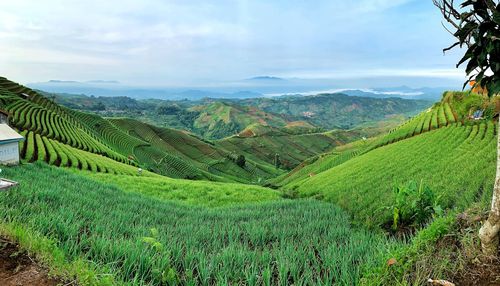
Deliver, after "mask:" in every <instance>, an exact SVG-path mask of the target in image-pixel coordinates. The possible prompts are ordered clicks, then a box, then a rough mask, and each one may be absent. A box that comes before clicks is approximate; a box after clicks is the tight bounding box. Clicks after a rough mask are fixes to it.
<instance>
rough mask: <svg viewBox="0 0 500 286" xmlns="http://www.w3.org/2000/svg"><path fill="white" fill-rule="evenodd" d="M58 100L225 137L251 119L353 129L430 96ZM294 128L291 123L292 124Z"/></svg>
mask: <svg viewBox="0 0 500 286" xmlns="http://www.w3.org/2000/svg"><path fill="white" fill-rule="evenodd" d="M47 96H54V99H55V101H56V102H58V103H60V104H62V105H65V106H67V107H70V108H72V109H79V110H82V111H86V112H92V113H96V114H98V115H101V116H105V117H130V118H136V119H138V120H140V121H143V122H147V123H149V124H152V125H157V126H163V127H170V128H177V129H182V130H188V131H191V132H193V133H195V134H197V135H199V136H202V137H204V138H207V139H222V138H225V137H230V136H233V135H236V134H238V133H240V132H242V131H243V130H244V129H245V128H247V127H248V126H250V125H252V124H255V123H257V124H260V125H267V126H271V127H280V128H281V127H292V126H294V125H295V126H296V127H299V126H297V123H298V122H300V123H301V126H300V128H295V132H296V133H318V132H324V131H327V130H333V129H344V130H349V129H353V128H356V127H359V126H361V125H363V124H370V123H374V122H378V121H384V120H387V119H388V118H392V117H395V116H413V115H415V114H416V113H418V112H420V111H422V110H423V109H425V108H427V107H429V106H430V105H431V103H430V102H428V101H422V100H406V99H400V98H366V97H355V96H346V95H343V94H322V95H314V96H281V97H275V98H255V99H243V100H240V99H232V100H231V99H216V98H206V99H203V100H196V101H189V100H158V99H150V100H135V99H131V98H127V97H89V96H82V95H68V94H56V95H50V94H47ZM289 129H290V128H289Z"/></svg>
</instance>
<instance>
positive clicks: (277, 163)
mask: <svg viewBox="0 0 500 286" xmlns="http://www.w3.org/2000/svg"><path fill="white" fill-rule="evenodd" d="M274 166H275V167H276V169H279V168H280V167H281V160H280V154H278V153H276V154H275V155H274Z"/></svg>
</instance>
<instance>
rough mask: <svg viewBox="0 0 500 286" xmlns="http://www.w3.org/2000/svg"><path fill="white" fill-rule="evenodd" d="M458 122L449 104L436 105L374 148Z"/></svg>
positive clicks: (377, 143) (400, 127)
mask: <svg viewBox="0 0 500 286" xmlns="http://www.w3.org/2000/svg"><path fill="white" fill-rule="evenodd" d="M455 122H457V120H456V117H455V115H454V113H453V111H452V109H451V107H450V105H449V104H448V102H441V103H436V104H435V105H434V106H433V107H432V108H430V109H428V110H426V111H424V112H422V113H420V114H419V115H417V116H415V117H413V118H412V119H410V120H408V121H407V122H406V123H405V124H403V125H401V126H399V127H398V128H396V129H394V130H392V131H391V132H390V133H389V134H387V135H386V136H384V137H383V138H382V139H381V140H380V141H378V142H376V144H375V145H374V146H372V148H377V147H379V146H383V145H387V144H390V143H393V142H396V141H399V140H403V139H406V138H409V137H412V136H415V135H419V134H422V133H424V132H428V131H430V130H434V129H438V128H440V127H443V126H447V125H449V124H452V123H455Z"/></svg>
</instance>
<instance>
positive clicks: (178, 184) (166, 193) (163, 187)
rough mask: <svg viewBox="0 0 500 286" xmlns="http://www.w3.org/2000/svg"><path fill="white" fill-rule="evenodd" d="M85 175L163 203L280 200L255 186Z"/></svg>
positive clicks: (276, 195) (264, 189)
mask: <svg viewBox="0 0 500 286" xmlns="http://www.w3.org/2000/svg"><path fill="white" fill-rule="evenodd" d="M86 175H87V176H89V177H91V178H93V179H95V180H97V181H99V182H105V183H109V184H111V185H113V186H116V187H118V188H120V189H121V190H123V191H126V192H130V193H141V194H144V195H147V196H149V197H154V198H157V199H160V200H163V201H178V202H184V203H187V204H189V205H198V206H208V207H221V206H227V205H233V204H242V203H251V202H263V201H272V200H277V199H279V192H278V191H275V190H271V189H267V188H262V187H259V186H252V185H241V184H233V183H218V182H200V181H186V180H179V179H170V178H166V177H161V176H156V177H155V178H151V177H131V176H126V175H115V176H109V175H107V174H90V173H89V174H86ZM186 190H189V191H186Z"/></svg>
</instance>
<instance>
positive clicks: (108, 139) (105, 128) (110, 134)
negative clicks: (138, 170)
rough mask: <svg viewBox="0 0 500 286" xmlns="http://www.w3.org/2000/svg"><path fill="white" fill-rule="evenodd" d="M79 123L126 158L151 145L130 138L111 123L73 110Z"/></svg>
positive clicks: (72, 112)
mask: <svg viewBox="0 0 500 286" xmlns="http://www.w3.org/2000/svg"><path fill="white" fill-rule="evenodd" d="M70 112H71V115H73V116H74V117H75V118H76V119H77V120H78V121H80V122H82V124H84V125H85V127H87V129H88V130H90V131H91V132H92V133H93V134H94V136H95V137H97V138H100V139H101V140H102V141H104V143H105V144H106V145H108V146H110V147H112V148H113V150H116V151H117V152H119V153H120V154H123V155H125V156H132V155H133V154H134V149H135V148H136V147H138V146H147V145H149V143H147V142H145V141H143V140H140V139H139V138H136V137H133V136H130V135H128V134H126V133H124V132H123V131H121V130H120V129H118V128H116V127H115V126H114V125H113V124H111V123H110V122H109V121H107V120H105V119H103V118H101V117H99V116H97V115H94V114H89V113H83V112H79V111H75V110H71V111H70Z"/></svg>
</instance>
